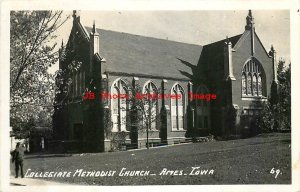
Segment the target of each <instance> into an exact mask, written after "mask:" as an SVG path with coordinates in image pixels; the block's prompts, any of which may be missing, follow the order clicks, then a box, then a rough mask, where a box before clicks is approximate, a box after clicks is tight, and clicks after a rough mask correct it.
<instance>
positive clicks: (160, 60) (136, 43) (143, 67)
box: [85, 27, 202, 80]
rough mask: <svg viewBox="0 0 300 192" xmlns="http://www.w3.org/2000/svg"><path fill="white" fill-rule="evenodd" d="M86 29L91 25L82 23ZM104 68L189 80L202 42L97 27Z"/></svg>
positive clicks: (89, 30) (89, 29) (88, 29)
mask: <svg viewBox="0 0 300 192" xmlns="http://www.w3.org/2000/svg"><path fill="white" fill-rule="evenodd" d="M85 28H86V31H87V32H88V33H90V32H91V31H92V28H90V27H85ZM97 32H98V33H99V34H100V55H101V56H102V57H104V58H105V59H106V63H107V71H108V72H122V73H128V74H146V75H152V76H157V77H165V78H178V79H186V80H189V79H191V78H192V75H193V71H192V70H193V68H195V67H196V66H197V64H198V61H199V58H200V55H201V52H202V46H200V45H193V44H187V43H181V42H174V41H169V40H164V39H157V38H152V37H143V36H139V35H132V34H128V33H122V32H115V31H109V30H103V29H97Z"/></svg>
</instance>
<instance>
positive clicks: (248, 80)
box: [241, 58, 264, 97]
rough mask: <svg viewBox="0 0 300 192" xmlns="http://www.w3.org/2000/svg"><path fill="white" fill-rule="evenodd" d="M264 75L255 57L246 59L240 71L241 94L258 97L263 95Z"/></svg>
mask: <svg viewBox="0 0 300 192" xmlns="http://www.w3.org/2000/svg"><path fill="white" fill-rule="evenodd" d="M262 77H264V73H263V68H262V66H261V64H260V63H259V62H258V61H257V60H256V59H255V58H251V59H250V60H248V61H247V62H246V63H245V65H244V67H243V71H242V83H241V85H242V95H243V96H246V97H258V96H263V95H264V85H263V82H264V79H263V78H262Z"/></svg>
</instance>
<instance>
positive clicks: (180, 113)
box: [171, 84, 184, 130]
mask: <svg viewBox="0 0 300 192" xmlns="http://www.w3.org/2000/svg"><path fill="white" fill-rule="evenodd" d="M171 95H173V96H176V98H175V97H174V98H172V99H171V118H172V130H183V129H184V90H183V88H182V87H181V86H180V85H179V84H176V85H174V86H173V88H172V90H171Z"/></svg>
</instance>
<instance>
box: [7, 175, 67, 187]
mask: <svg viewBox="0 0 300 192" xmlns="http://www.w3.org/2000/svg"><path fill="white" fill-rule="evenodd" d="M10 185H13V186H35V185H38V186H42V185H45V186H46V185H68V184H65V183H58V182H54V181H46V180H41V179H31V178H25V177H24V178H21V177H19V178H15V177H13V176H10Z"/></svg>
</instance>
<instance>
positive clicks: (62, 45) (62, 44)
mask: <svg viewBox="0 0 300 192" xmlns="http://www.w3.org/2000/svg"><path fill="white" fill-rule="evenodd" d="M61 47H62V48H63V47H64V39H62V40H61Z"/></svg>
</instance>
